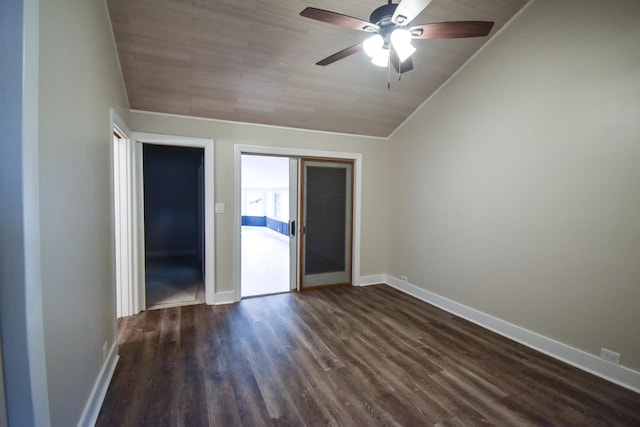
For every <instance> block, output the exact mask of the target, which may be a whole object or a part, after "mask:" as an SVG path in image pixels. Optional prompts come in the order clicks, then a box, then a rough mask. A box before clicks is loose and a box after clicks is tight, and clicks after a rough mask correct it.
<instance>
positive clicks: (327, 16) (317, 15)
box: [300, 7, 380, 31]
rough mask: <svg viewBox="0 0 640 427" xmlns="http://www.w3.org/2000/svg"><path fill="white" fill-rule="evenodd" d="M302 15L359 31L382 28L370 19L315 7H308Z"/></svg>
mask: <svg viewBox="0 0 640 427" xmlns="http://www.w3.org/2000/svg"><path fill="white" fill-rule="evenodd" d="M300 15H301V16H304V17H305V18H310V19H315V20H316V21H321V22H326V23H327V24H333V25H337V26H339V27H345V28H351V29H354V30H359V31H378V30H379V29H380V28H379V27H378V26H377V25H375V24H372V23H370V22H368V21H363V20H362V19H358V18H354V17H353V16H349V15H343V14H341V13H336V12H331V11H328V10H323V9H316V8H315V7H308V8H306V9H305V10H303V11H302V12H300Z"/></svg>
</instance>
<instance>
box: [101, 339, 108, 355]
mask: <svg viewBox="0 0 640 427" xmlns="http://www.w3.org/2000/svg"><path fill="white" fill-rule="evenodd" d="M108 351H109V341H105V342H104V344H102V360H107V352H108Z"/></svg>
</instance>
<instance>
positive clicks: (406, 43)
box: [391, 28, 416, 62]
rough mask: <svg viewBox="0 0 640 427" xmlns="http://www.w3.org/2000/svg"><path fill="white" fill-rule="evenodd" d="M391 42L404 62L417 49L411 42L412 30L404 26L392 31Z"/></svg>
mask: <svg viewBox="0 0 640 427" xmlns="http://www.w3.org/2000/svg"><path fill="white" fill-rule="evenodd" d="M391 44H392V45H393V48H394V49H395V51H396V52H397V53H398V57H399V58H400V62H404V61H405V60H406V59H407V58H409V57H410V56H411V55H413V53H414V52H415V51H416V48H415V47H413V45H412V44H411V32H409V30H405V29H403V28H396V29H395V30H393V32H392V33H391Z"/></svg>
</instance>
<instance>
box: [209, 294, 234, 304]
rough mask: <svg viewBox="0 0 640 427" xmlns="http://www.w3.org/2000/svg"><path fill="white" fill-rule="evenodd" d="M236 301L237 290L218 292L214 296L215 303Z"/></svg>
mask: <svg viewBox="0 0 640 427" xmlns="http://www.w3.org/2000/svg"><path fill="white" fill-rule="evenodd" d="M234 302H236V293H235V291H226V292H216V293H215V294H214V297H213V304H214V305H221V304H233V303H234Z"/></svg>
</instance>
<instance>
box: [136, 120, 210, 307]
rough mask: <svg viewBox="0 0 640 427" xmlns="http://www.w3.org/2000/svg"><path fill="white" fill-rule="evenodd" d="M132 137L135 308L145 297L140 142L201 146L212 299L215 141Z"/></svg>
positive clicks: (145, 135) (139, 134)
mask: <svg viewBox="0 0 640 427" xmlns="http://www.w3.org/2000/svg"><path fill="white" fill-rule="evenodd" d="M131 139H132V140H133V141H135V145H136V162H135V164H134V169H135V172H134V174H135V178H136V189H137V191H136V203H135V210H136V217H137V221H136V223H137V233H136V234H137V241H138V245H137V247H138V251H137V252H138V253H137V256H138V265H139V267H140V268H138V276H137V280H136V282H137V283H136V285H137V286H134V294H137V300H138V304H139V305H138V308H139V310H144V309H145V308H146V307H145V306H146V301H145V268H144V265H145V263H144V259H145V247H144V191H143V167H142V144H155V145H169V146H176V147H195V148H204V248H205V256H204V266H205V267H204V268H205V277H204V289H205V302H206V303H207V304H210V305H211V304H214V303H215V230H214V226H215V218H214V188H215V186H214V173H213V168H214V156H213V154H214V145H213V144H214V141H213V139H205V138H191V137H186V136H174V135H160V134H154V133H142V132H132V133H131Z"/></svg>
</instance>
